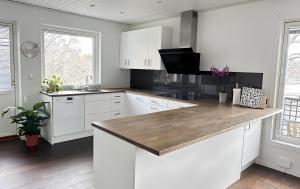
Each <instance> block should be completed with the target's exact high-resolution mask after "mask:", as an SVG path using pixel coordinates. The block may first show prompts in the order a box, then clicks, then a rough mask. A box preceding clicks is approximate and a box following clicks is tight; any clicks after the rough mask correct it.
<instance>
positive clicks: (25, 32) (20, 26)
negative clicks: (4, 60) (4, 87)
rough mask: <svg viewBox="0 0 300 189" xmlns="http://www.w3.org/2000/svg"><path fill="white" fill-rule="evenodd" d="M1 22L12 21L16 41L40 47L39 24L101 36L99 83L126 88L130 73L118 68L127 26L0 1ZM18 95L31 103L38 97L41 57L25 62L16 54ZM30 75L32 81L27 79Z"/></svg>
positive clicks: (105, 85) (24, 58)
mask: <svg viewBox="0 0 300 189" xmlns="http://www.w3.org/2000/svg"><path fill="white" fill-rule="evenodd" d="M0 20H1V21H5V20H9V21H14V22H16V26H17V35H18V42H19V44H21V43H22V42H24V41H28V40H30V41H34V42H36V43H38V44H40V45H41V34H40V28H41V24H50V25H57V26H63V27H69V28H76V29H82V30H89V31H95V32H100V33H101V38H102V39H101V42H102V44H101V47H102V48H101V51H102V52H101V63H102V73H101V80H102V85H103V86H104V87H128V86H129V77H130V73H129V71H125V70H120V69H119V42H120V32H122V31H125V30H127V29H128V27H129V26H128V25H125V24H120V23H116V22H110V21H105V20H100V19H94V18H90V17H84V16H79V15H75V14H69V13H63V12H58V11H53V10H50V9H44V8H37V7H33V6H28V5H23V4H19V3H13V2H8V1H0ZM19 52H20V51H19V45H18V56H19V62H17V66H18V64H20V67H18V70H20V78H19V79H20V80H21V83H19V84H21V94H20V95H22V96H23V101H24V98H27V104H31V103H33V102H34V101H36V100H38V98H39V91H40V85H41V57H40V56H39V57H36V58H34V59H28V58H26V57H24V56H23V55H20V53H19ZM30 74H32V75H33V79H32V80H30V79H29V78H28V76H29V75H30Z"/></svg>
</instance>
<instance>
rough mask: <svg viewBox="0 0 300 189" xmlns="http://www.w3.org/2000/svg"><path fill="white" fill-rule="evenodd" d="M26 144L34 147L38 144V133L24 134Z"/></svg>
mask: <svg viewBox="0 0 300 189" xmlns="http://www.w3.org/2000/svg"><path fill="white" fill-rule="evenodd" d="M25 139H26V140H25V141H26V146H27V147H29V148H32V147H35V146H37V145H38V144H39V135H25Z"/></svg>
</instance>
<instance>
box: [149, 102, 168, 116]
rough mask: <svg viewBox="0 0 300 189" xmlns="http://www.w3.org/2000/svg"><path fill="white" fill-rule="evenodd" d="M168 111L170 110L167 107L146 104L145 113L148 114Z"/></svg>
mask: <svg viewBox="0 0 300 189" xmlns="http://www.w3.org/2000/svg"><path fill="white" fill-rule="evenodd" d="M166 110H168V108H167V107H163V106H158V105H152V104H146V103H144V113H146V114H148V113H154V112H162V111H166Z"/></svg>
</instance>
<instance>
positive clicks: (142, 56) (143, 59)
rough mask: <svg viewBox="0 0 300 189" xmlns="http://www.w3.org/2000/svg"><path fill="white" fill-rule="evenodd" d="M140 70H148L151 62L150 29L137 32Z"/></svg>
mask: <svg viewBox="0 0 300 189" xmlns="http://www.w3.org/2000/svg"><path fill="white" fill-rule="evenodd" d="M137 36H138V38H137V49H138V50H137V52H138V53H137V57H138V66H137V67H138V69H147V68H148V60H149V45H148V29H143V30H138V31H137Z"/></svg>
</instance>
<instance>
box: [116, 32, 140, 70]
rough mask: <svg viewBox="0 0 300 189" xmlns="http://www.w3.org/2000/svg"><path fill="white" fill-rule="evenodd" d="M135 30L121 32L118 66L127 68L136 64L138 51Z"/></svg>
mask: <svg viewBox="0 0 300 189" xmlns="http://www.w3.org/2000/svg"><path fill="white" fill-rule="evenodd" d="M137 40H138V35H137V31H130V32H123V33H122V34H121V46H120V67H121V68H124V69H128V68H130V67H136V66H137V58H138V57H137V51H138V48H137V47H138V46H137V45H138V41H137Z"/></svg>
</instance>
